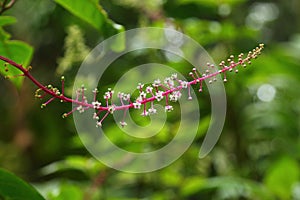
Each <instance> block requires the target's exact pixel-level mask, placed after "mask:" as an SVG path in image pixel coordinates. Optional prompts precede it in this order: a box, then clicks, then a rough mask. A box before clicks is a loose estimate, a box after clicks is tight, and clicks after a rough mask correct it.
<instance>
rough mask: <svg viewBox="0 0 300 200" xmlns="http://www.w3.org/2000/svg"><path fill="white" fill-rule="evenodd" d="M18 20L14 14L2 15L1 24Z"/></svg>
mask: <svg viewBox="0 0 300 200" xmlns="http://www.w3.org/2000/svg"><path fill="white" fill-rule="evenodd" d="M16 21H17V20H16V18H15V17H12V16H0V26H5V25H10V24H14V23H16Z"/></svg>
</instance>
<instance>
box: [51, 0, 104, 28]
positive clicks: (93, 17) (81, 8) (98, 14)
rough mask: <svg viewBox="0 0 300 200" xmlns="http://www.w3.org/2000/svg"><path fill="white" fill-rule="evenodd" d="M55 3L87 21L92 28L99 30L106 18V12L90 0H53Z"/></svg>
mask: <svg viewBox="0 0 300 200" xmlns="http://www.w3.org/2000/svg"><path fill="white" fill-rule="evenodd" d="M55 2H56V3H58V4H60V5H61V6H62V7H64V8H65V9H67V10H68V11H69V12H71V13H72V14H73V15H75V16H77V17H79V18H80V19H82V20H84V21H86V22H88V23H89V24H90V25H92V26H93V27H94V28H96V29H98V30H99V31H101V27H102V26H103V24H104V20H105V19H106V13H105V12H104V11H103V10H102V9H101V7H100V6H99V5H98V4H97V3H96V1H92V0H86V1H82V0H55Z"/></svg>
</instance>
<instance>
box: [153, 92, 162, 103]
mask: <svg viewBox="0 0 300 200" xmlns="http://www.w3.org/2000/svg"><path fill="white" fill-rule="evenodd" d="M155 98H156V100H157V101H161V100H162V99H163V98H164V96H163V92H162V91H158V92H156V95H155Z"/></svg>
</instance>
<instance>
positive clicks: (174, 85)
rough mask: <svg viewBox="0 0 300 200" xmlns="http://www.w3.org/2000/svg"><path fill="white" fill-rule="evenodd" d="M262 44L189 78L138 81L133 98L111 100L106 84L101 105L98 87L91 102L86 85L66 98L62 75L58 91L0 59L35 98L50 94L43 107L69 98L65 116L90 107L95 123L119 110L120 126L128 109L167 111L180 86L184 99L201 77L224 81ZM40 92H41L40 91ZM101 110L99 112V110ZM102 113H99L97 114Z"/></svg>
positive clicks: (194, 72)
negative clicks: (18, 74) (33, 89)
mask: <svg viewBox="0 0 300 200" xmlns="http://www.w3.org/2000/svg"><path fill="white" fill-rule="evenodd" d="M263 48H264V45H263V44H260V45H259V46H258V47H256V48H255V49H253V50H252V51H249V52H248V54H247V55H246V56H244V54H240V55H238V58H237V61H235V58H234V56H233V55H231V56H230V57H229V58H228V59H227V61H226V62H225V61H221V62H220V63H219V67H220V68H221V69H219V70H217V66H215V65H214V64H211V63H207V69H206V70H205V71H204V72H203V73H200V72H199V71H198V70H197V69H196V68H193V69H192V71H191V72H190V73H189V76H190V77H191V78H192V80H191V81H189V82H188V81H184V80H180V79H179V78H178V76H177V74H172V75H171V76H170V77H166V78H165V79H164V80H160V79H156V80H154V81H153V83H152V84H149V85H147V86H145V84H142V83H139V84H138V85H137V87H136V89H137V90H138V96H137V98H135V100H132V97H131V95H130V94H125V93H122V92H118V93H117V97H118V99H119V102H118V103H116V104H115V103H114V102H113V95H114V93H115V92H114V90H112V89H111V88H108V90H107V92H105V93H104V95H103V99H104V101H105V105H102V104H101V100H99V99H97V94H98V90H97V89H94V90H93V91H92V92H93V94H94V98H93V101H92V102H90V103H89V102H88V100H87V98H86V96H85V91H86V88H85V87H84V86H82V87H81V88H79V89H77V90H76V97H75V99H72V98H68V97H66V96H65V94H64V81H65V79H64V77H62V79H61V81H62V89H61V91H60V90H59V89H58V88H55V87H53V86H52V85H48V86H44V85H42V84H41V83H40V82H38V81H37V80H36V79H35V78H34V77H33V76H32V75H31V74H30V73H29V70H27V69H25V68H24V67H23V66H22V65H19V64H17V63H15V62H13V61H11V60H9V59H7V58H4V57H2V56H0V59H1V60H3V61H5V62H6V63H8V64H9V65H11V66H13V67H16V68H18V69H19V70H20V71H21V72H22V74H21V75H22V76H26V77H27V78H29V79H30V80H31V81H32V82H33V83H34V84H35V85H37V86H38V89H37V91H36V94H35V96H36V97H37V98H40V99H42V98H44V97H45V96H46V95H47V94H48V95H50V96H51V98H50V99H49V100H48V101H46V102H45V103H43V104H42V106H41V107H45V106H46V105H47V104H49V103H50V102H52V101H53V100H54V99H59V100H60V101H61V102H70V103H73V104H74V105H76V106H75V108H74V109H73V110H71V111H70V112H68V113H65V114H63V117H67V116H69V115H70V114H72V113H73V112H75V111H77V112H79V113H83V112H84V111H85V110H87V109H94V110H95V112H94V113H93V116H92V118H93V119H94V120H96V126H97V127H101V126H102V124H103V121H104V119H105V118H106V117H107V116H108V115H109V114H113V113H114V112H115V111H123V112H124V114H123V119H122V120H121V121H120V125H121V126H122V127H124V126H126V125H127V123H126V122H125V120H126V113H127V111H128V110H129V109H131V108H133V109H138V110H141V115H142V116H149V115H152V114H156V113H157V110H156V109H155V108H154V102H155V101H157V102H163V101H164V102H165V103H164V104H165V105H164V108H165V109H164V110H165V112H171V111H172V110H173V106H172V105H170V102H177V101H178V100H179V99H180V98H181V97H182V92H183V90H187V93H188V100H192V96H191V85H198V86H197V87H198V88H199V89H198V91H199V92H202V91H203V81H206V80H207V81H208V83H209V84H212V83H213V82H215V81H217V78H216V76H217V75H219V74H221V75H223V81H224V82H227V77H226V73H227V72H231V71H235V72H236V73H238V69H237V66H242V67H246V66H247V65H249V64H251V60H252V59H255V58H257V56H259V55H260V54H261V51H262V49H263ZM41 92H42V93H41ZM103 112H104V114H103V115H102V113H103ZM100 115H102V117H100Z"/></svg>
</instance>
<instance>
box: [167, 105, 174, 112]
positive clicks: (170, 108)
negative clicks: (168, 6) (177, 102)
mask: <svg viewBox="0 0 300 200" xmlns="http://www.w3.org/2000/svg"><path fill="white" fill-rule="evenodd" d="M172 110H173V106H170V105H167V106H165V112H171V111H172Z"/></svg>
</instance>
